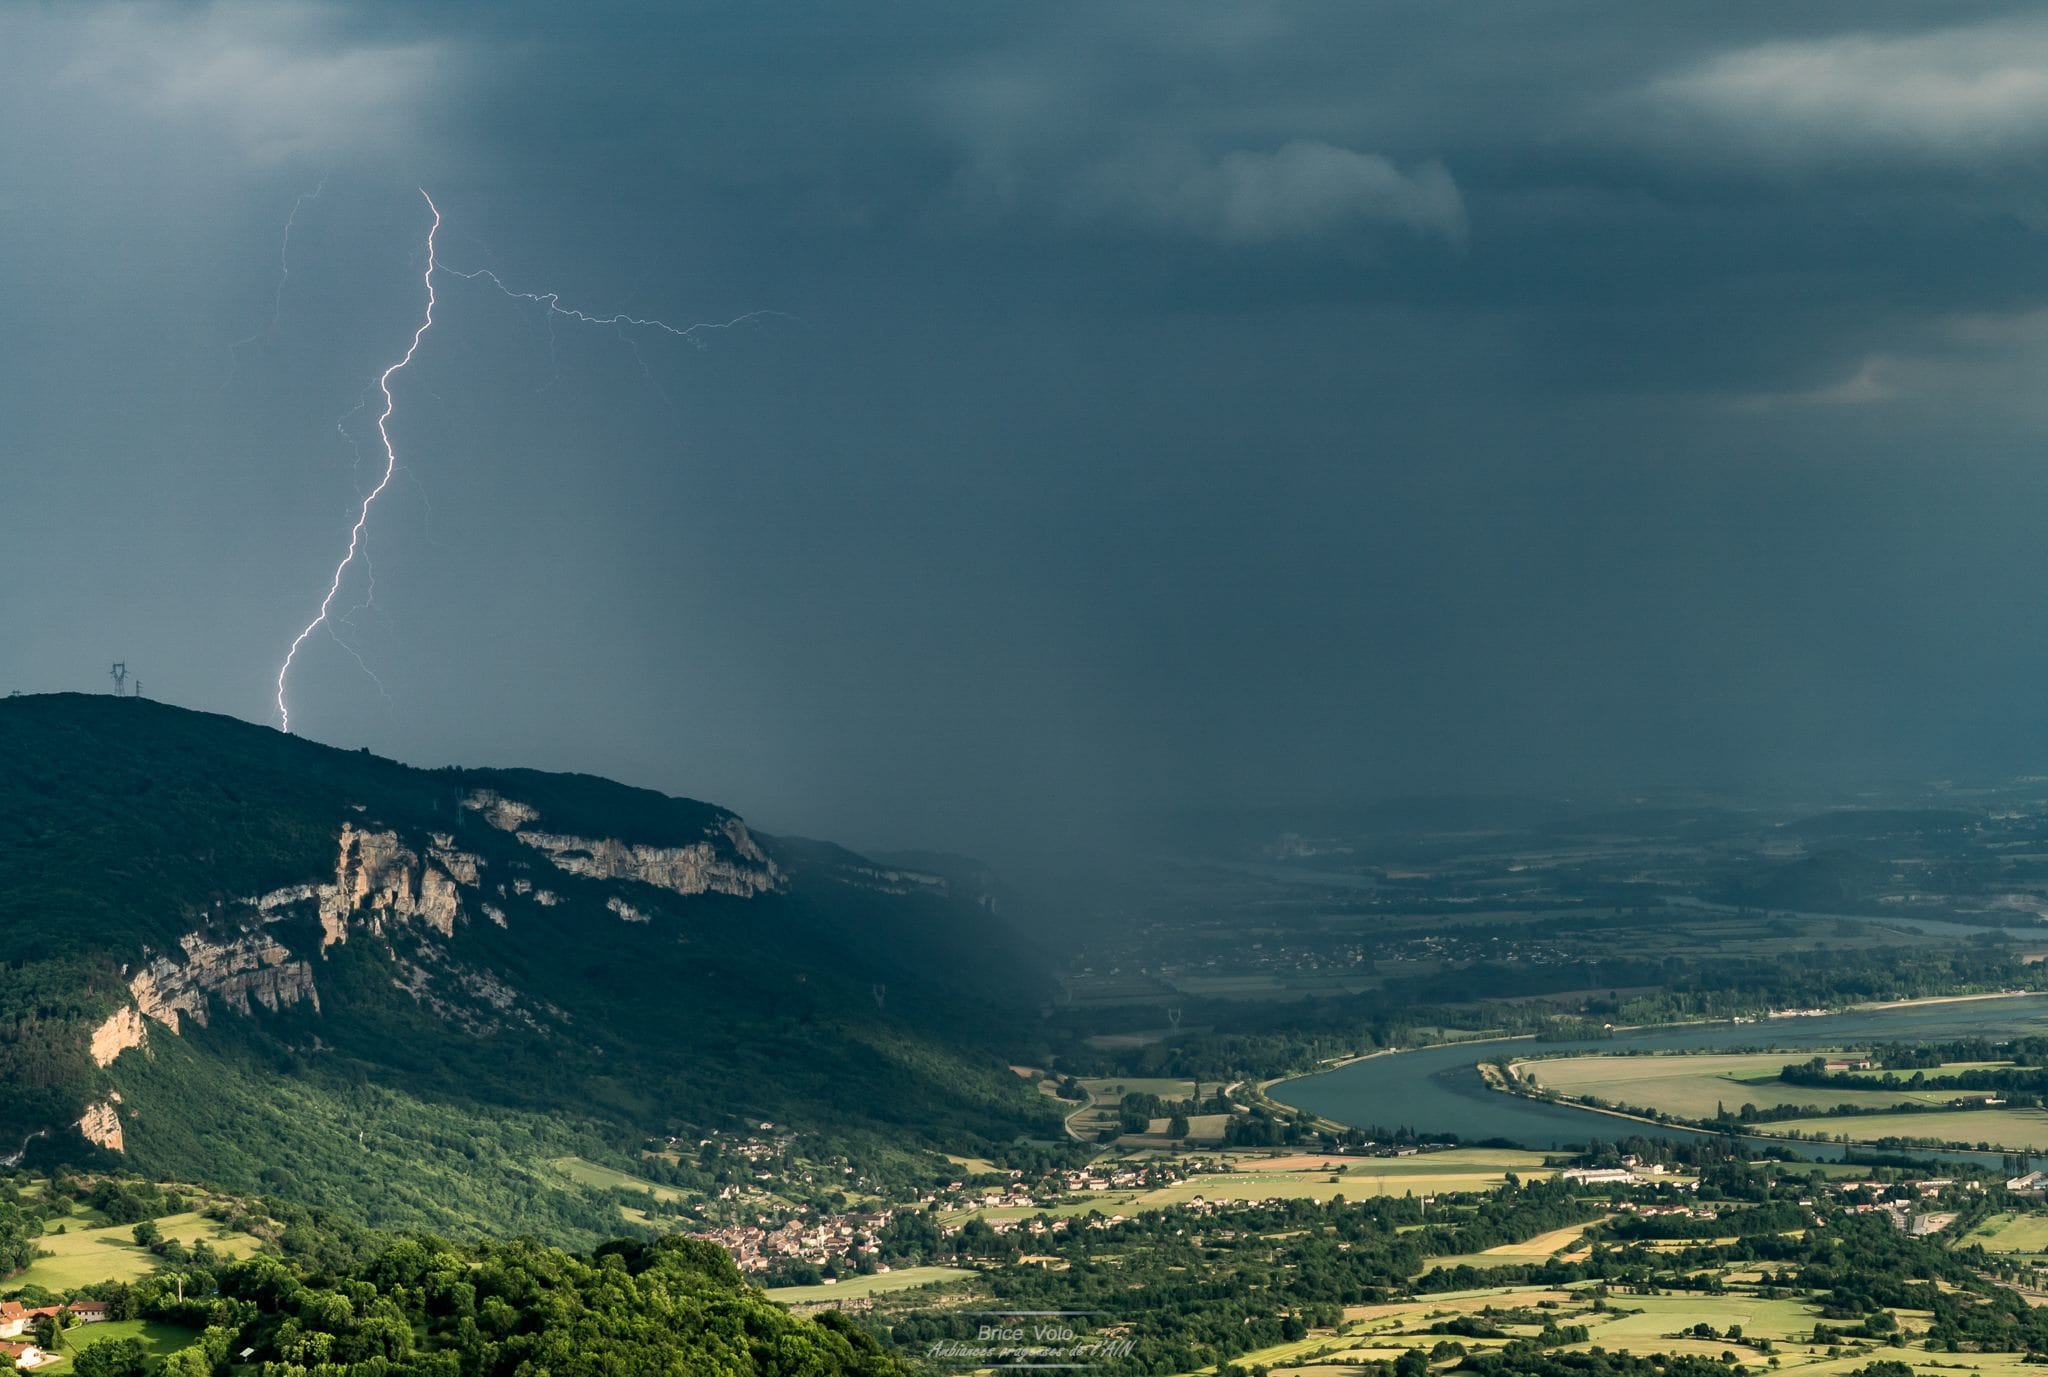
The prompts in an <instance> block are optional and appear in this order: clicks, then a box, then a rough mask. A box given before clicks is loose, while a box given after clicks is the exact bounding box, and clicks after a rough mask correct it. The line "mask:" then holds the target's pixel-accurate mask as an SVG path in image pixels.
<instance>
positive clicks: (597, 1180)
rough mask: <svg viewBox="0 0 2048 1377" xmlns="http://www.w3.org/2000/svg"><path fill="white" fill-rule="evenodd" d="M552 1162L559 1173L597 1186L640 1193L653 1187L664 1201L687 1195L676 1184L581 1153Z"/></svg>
mask: <svg viewBox="0 0 2048 1377" xmlns="http://www.w3.org/2000/svg"><path fill="white" fill-rule="evenodd" d="M548 1165H549V1166H550V1167H553V1168H554V1169H555V1171H556V1172H557V1173H558V1174H559V1175H562V1176H566V1177H568V1178H569V1179H570V1180H571V1181H574V1182H575V1183H576V1184H577V1185H579V1186H595V1187H596V1188H597V1189H599V1190H602V1191H632V1192H633V1193H635V1194H636V1195H646V1194H648V1193H649V1192H650V1191H651V1192H653V1195H654V1198H655V1199H656V1200H659V1201H661V1202H662V1203H664V1204H666V1203H668V1202H669V1201H671V1200H681V1199H682V1198H683V1192H681V1191H679V1190H677V1189H676V1188H675V1187H674V1186H663V1185H657V1184H656V1183H655V1182H652V1181H649V1180H647V1179H646V1178H645V1177H640V1176H635V1175H633V1174H632V1173H631V1172H625V1171H620V1170H619V1169H618V1168H616V1167H601V1166H599V1165H598V1164H597V1163H595V1162H591V1161H586V1160H585V1159H584V1158H581V1157H556V1158H553V1159H551V1160H550V1161H549V1162H548Z"/></svg>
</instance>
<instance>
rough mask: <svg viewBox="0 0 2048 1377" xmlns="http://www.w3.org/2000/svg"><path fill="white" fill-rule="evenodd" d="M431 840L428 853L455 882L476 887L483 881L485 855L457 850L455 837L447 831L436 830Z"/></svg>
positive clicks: (472, 887)
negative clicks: (475, 854) (431, 843)
mask: <svg viewBox="0 0 2048 1377" xmlns="http://www.w3.org/2000/svg"><path fill="white" fill-rule="evenodd" d="M429 840H430V841H432V842H433V845H432V846H431V847H429V848H428V852H427V854H428V855H430V856H432V857H433V858H434V863H435V864H436V865H438V866H440V867H441V869H443V870H445V871H447V872H448V874H449V876H450V878H452V879H453V880H454V881H455V883H457V884H459V885H468V886H469V887H470V888H471V889H475V888H476V887H477V886H478V885H479V884H481V883H482V882H483V876H482V874H481V872H482V870H483V868H484V859H483V857H481V856H474V855H471V854H470V853H469V852H467V851H460V850H457V849H456V846H455V838H453V837H451V836H449V835H448V834H447V833H446V832H436V833H434V835H433V836H432V837H431V838H429Z"/></svg>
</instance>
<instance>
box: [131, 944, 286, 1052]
mask: <svg viewBox="0 0 2048 1377" xmlns="http://www.w3.org/2000/svg"><path fill="white" fill-rule="evenodd" d="M179 945H181V946H182V947H183V948H184V951H185V959H184V961H183V962H177V961H172V960H171V959H170V958H169V957H164V956H159V957H157V958H156V959H155V960H153V961H151V962H150V963H149V964H148V965H147V966H145V967H143V968H142V970H140V971H138V972H137V973H136V975H135V978H134V979H132V980H130V981H129V982H128V993H129V994H131V995H133V996H134V997H135V1005H136V1008H137V1009H138V1010H140V1011H141V1012H142V1013H143V1014H145V1015H147V1016H148V1017H150V1018H152V1019H154V1020H155V1021H156V1022H158V1023H161V1024H162V1025H163V1026H164V1027H166V1028H168V1029H170V1030H171V1031H172V1032H173V1033H176V1032H179V1031H181V1030H182V1027H183V1022H184V1020H185V1019H187V1018H190V1019H192V1020H193V1021H194V1022H195V1023H198V1024H199V1025H200V1026H202V1027H204V1026H205V1024H206V1021H207V1017H208V1014H209V1005H210V1002H211V1001H212V1000H214V999H218V1000H220V1002H221V1003H222V1004H223V1005H225V1006H226V1007H227V1008H229V1009H232V1010H234V1011H235V1012H236V1013H238V1014H247V1013H249V1012H250V1010H251V1008H252V1006H254V1005H261V1006H262V1007H263V1008H265V1009H269V1010H270V1011H272V1012H273V1013H275V1012H276V1011H277V1010H279V1009H282V1008H285V1007H287V1006H288V1005H292V1004H297V1003H299V1002H300V1001H301V1000H304V1001H305V1002H307V1003H309V1004H311V1005H312V1006H313V1008H314V1009H315V1010H318V1009H319V1007H320V995H319V992H318V991H317V990H315V989H314V987H313V968H312V967H311V966H310V965H308V964H307V963H306V962H304V961H300V960H295V959H294V958H293V956H292V954H291V952H290V950H289V949H287V948H286V947H285V946H284V944H283V943H281V942H278V941H276V940H274V939H272V938H270V937H268V936H266V935H264V934H262V933H246V934H243V935H241V936H238V937H234V938H230V939H228V940H226V941H214V940H212V939H209V938H207V937H204V936H202V935H200V934H199V933H196V932H195V933H187V934H186V935H185V936H184V937H183V938H182V939H180V943H179ZM102 1026H103V1027H104V1025H102Z"/></svg>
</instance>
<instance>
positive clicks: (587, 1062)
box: [0, 695, 1049, 1242]
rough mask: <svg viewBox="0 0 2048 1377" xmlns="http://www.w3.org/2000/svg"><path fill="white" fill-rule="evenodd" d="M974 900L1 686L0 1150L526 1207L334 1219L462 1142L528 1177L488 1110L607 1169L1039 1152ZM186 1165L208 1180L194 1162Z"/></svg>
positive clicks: (493, 783) (895, 869)
mask: <svg viewBox="0 0 2048 1377" xmlns="http://www.w3.org/2000/svg"><path fill="white" fill-rule="evenodd" d="M991 910H992V905H990V904H987V903H985V902H983V899H982V897H981V896H980V895H975V896H967V897H959V896H956V895H954V893H953V892H952V887H951V886H950V884H949V883H948V882H947V881H946V880H945V879H944V878H943V877H940V876H936V875H926V874H923V873H921V872H912V871H907V870H905V869H903V868H902V867H901V866H891V865H887V864H884V863H882V862H877V861H873V860H871V859H869V858H866V857H862V856H860V855H859V854H858V853H855V852H851V851H848V850H846V849H845V848H840V847H835V846H832V845H831V844H829V843H818V842H810V841H803V840H798V839H782V838H776V837H773V836H768V835H765V834H758V833H755V832H754V831H753V830H752V829H751V828H749V827H748V826H747V824H746V823H745V821H744V820H743V819H741V818H740V817H739V816H738V815H737V814H735V813H732V812H731V811H729V810H726V809H723V808H719V807H717V806H716V805H713V804H708V803H703V802H701V801H698V800H693V799H679V798H671V797H668V796H665V795H661V794H658V793H654V792H653V791H648V790H641V789H634V788H632V787H630V786H625V785H618V784H614V783H612V782H610V781H606V780H601V779H598V778H596V777H594V776H588V775H552V774H547V773H544V772H540V771H530V770H502V769H499V770H474V769H463V768H458V767H447V768H443V769H438V770H419V769H415V768H413V767H409V766H405V765H401V764H398V763H397V762H392V761H386V760H382V759H380V758H378V757H375V756H371V755H369V754H368V753H367V752H351V751H343V750H339V749H337V748H333V747H326V746H321V745H318V744H317V743H312V742H307V741H304V740H303V739H301V738H295V737H287V736H284V735H282V734H280V733H277V732H274V731H271V730H269V729H268V728H264V727H259V726H254V725H251V724H248V723H243V722H238V721H235V720H234V719H230V718H221V717H215V716H211V715H208V714H199V713H191V712H188V711H186V710H184V709H179V708H173V707H169V706H167V705H163V704H156V703H149V702H144V701H140V700H133V699H116V698H112V697H107V696H88V695H50V696H39V697H27V698H16V699H8V700H4V701H0V961H5V962H6V963H7V967H8V979H7V980H5V981H4V982H0V1077H5V1078H6V1079H7V1080H8V1082H9V1083H10V1084H11V1085H13V1086H15V1087H17V1091H18V1093H17V1094H15V1095H11V1096H9V1097H5V1101H4V1102H0V1141H5V1142H13V1141H17V1140H18V1139H19V1138H21V1137H24V1136H26V1135H28V1134H31V1133H34V1132H36V1131H37V1130H52V1129H59V1130H61V1129H63V1128H64V1127H65V1126H66V1125H78V1126H79V1127H80V1132H81V1133H82V1134H83V1135H84V1136H85V1137H87V1138H90V1139H91V1140H93V1142H95V1143H96V1144H97V1146H98V1148H99V1149H101V1150H103V1151H108V1152H118V1153H121V1154H122V1155H123V1156H124V1157H126V1158H127V1160H128V1161H129V1162H130V1163H131V1164H132V1165H133V1166H135V1167H137V1168H140V1169H144V1170H165V1171H187V1172H190V1171H193V1170H195V1169H207V1170H208V1174H209V1176H210V1177H211V1178H212V1179H220V1180H222V1181H223V1182H224V1184H229V1185H251V1186H254V1185H262V1186H265V1187H266V1188H270V1189H277V1188H278V1187H279V1185H280V1182H282V1184H283V1186H284V1187H285V1188H286V1189H289V1188H290V1187H291V1186H292V1184H293V1180H294V1177H295V1176H296V1177H301V1178H303V1177H304V1176H305V1174H306V1173H307V1172H310V1173H311V1174H312V1176H313V1177H314V1178H317V1179H319V1180H321V1181H326V1182H329V1184H330V1186H331V1188H329V1189H323V1190H319V1191H310V1190H309V1191H308V1197H309V1200H308V1202H309V1203H316V1204H323V1205H347V1206H354V1207H363V1208H364V1212H365V1213H366V1214H367V1216H368V1217H369V1219H370V1221H371V1222H372V1223H399V1224H427V1225H432V1226H435V1227H453V1226H454V1225H455V1224H456V1223H457V1222H459V1221H460V1220H461V1219H462V1218H464V1217H465V1216H468V1217H471V1222H475V1223H480V1224H485V1225H489V1226H491V1227H501V1226H505V1225H509V1224H521V1225H527V1226H530V1225H531V1220H518V1219H509V1218H501V1217H493V1216H492V1213H491V1211H489V1210H487V1209H482V1208H480V1207H477V1206H475V1205H471V1206H466V1207H464V1209H462V1210H456V1211H452V1212H451V1211H449V1210H442V1209H437V1208H434V1207H432V1205H431V1204H430V1203H429V1202H415V1203H414V1204H413V1205H411V1206H406V1207H400V1206H397V1205H393V1204H390V1202H388V1201H387V1202H385V1204H386V1205H387V1206H389V1207H388V1208H383V1209H382V1210H381V1212H380V1204H379V1202H378V1201H377V1200H376V1199H363V1198H359V1197H367V1196H375V1195H376V1194H377V1193H378V1191H379V1183H378V1181H377V1176H378V1171H379V1170H381V1171H384V1172H386V1173H389V1174H391V1175H392V1176H393V1178H394V1179H396V1180H400V1181H403V1180H404V1179H405V1178H406V1177H407V1175H408V1170H407V1163H406V1161H405V1155H406V1153H407V1152H413V1153H422V1152H427V1151H428V1149H427V1148H426V1147H425V1146H423V1142H424V1141H425V1140H427V1139H434V1138H435V1136H436V1135H437V1134H438V1135H439V1139H441V1140H446V1141H445V1142H440V1143H439V1146H438V1147H437V1148H435V1149H434V1150H435V1151H440V1152H442V1153H443V1154H444V1155H445V1156H447V1159H448V1160H447V1167H448V1169H449V1171H451V1172H452V1171H454V1170H456V1167H457V1159H460V1158H462V1157H464V1156H465V1155H467V1156H471V1157H475V1156H479V1155H481V1156H482V1157H485V1158H488V1159H490V1160H491V1161H492V1162H493V1163H495V1165H494V1166H493V1168H492V1170H495V1171H497V1172H498V1173H499V1175H500V1176H501V1177H504V1178H505V1183H506V1184H509V1183H510V1182H511V1181H512V1180H513V1179H515V1178H526V1177H531V1175H532V1173H533V1171H534V1162H535V1161H539V1160H543V1158H541V1157H538V1156H535V1157H522V1156H521V1155H520V1154H519V1152H517V1151H513V1150H507V1151H505V1152H499V1151H498V1148H499V1147H503V1145H504V1143H505V1142H507V1141H510V1140H509V1139H506V1138H504V1136H503V1133H501V1131H500V1128H499V1125H500V1123H501V1121H502V1122H503V1123H520V1124H523V1125H524V1127H523V1128H522V1129H521V1130H520V1131H521V1132H522V1133H525V1134H526V1135H528V1136H530V1137H533V1138H534V1139H535V1142H536V1144H539V1142H540V1140H542V1139H545V1140H546V1142H545V1144H544V1146H545V1148H546V1150H547V1151H555V1150H557V1149H564V1148H566V1149H567V1150H569V1151H570V1152H571V1153H572V1154H573V1153H575V1152H582V1153H584V1154H585V1155H596V1154H600V1153H605V1154H608V1155H609V1157H610V1158H611V1159H612V1160H617V1161H628V1162H630V1161H631V1160H632V1159H633V1157H634V1154H635V1153H636V1152H637V1151H638V1148H639V1145H640V1144H641V1143H642V1142H644V1141H646V1140H652V1139H661V1138H664V1137H673V1136H676V1135H677V1134H679V1133H685V1132H691V1133H694V1132H704V1131H712V1130H715V1129H716V1128H717V1127H718V1126H720V1125H734V1124H740V1123H753V1122H756V1121H775V1122H786V1123H788V1124H790V1125H792V1126H794V1127H796V1128H798V1129H802V1130H807V1131H823V1132H830V1133H833V1134H836V1135H840V1136H846V1137H850V1138H851V1139H855V1140H859V1139H862V1138H863V1137H864V1136H865V1135H872V1136H875V1137H879V1138H893V1139H899V1140H902V1141H905V1142H910V1143H917V1144H921V1145H923V1146H927V1147H930V1146H936V1145H939V1144H941V1143H946V1144H952V1145H957V1144H959V1143H978V1144H982V1145H997V1144H1000V1143H1002V1142H1005V1141H1008V1140H1009V1139H1011V1138H1013V1137H1015V1136H1017V1135H1018V1134H1020V1133H1022V1134H1034V1133H1046V1122H1045V1120H1046V1113H1045V1111H1044V1110H1043V1109H1042V1107H1041V1106H1040V1105H1039V1104H1038V1103H1036V1097H1034V1096H1031V1095H1030V1094H1029V1092H1028V1089H1026V1088H1024V1087H1021V1086H1018V1085H1017V1084H1016V1083H1015V1078H1014V1077H1013V1076H1011V1075H1010V1074H1009V1073H1008V1071H1007V1070H1006V1069H1005V1068H1004V1066H1003V1058H1002V1056H1001V1055H1000V1050H999V1049H998V1048H997V1047H995V1046H994V1045H993V1043H992V1042H991V1041H990V1038H991V1032H990V1030H991V1029H994V1028H998V1027H1006V1026H1007V1027H1014V1026H1015V1020H1016V1019H1017V1018H1019V1017H1025V1016H1028V1012H1029V1011H1030V1010H1031V1009H1032V1008H1034V1007H1035V1005H1036V1003H1037V1001H1038V999H1039V997H1040V995H1041V993H1042V991H1041V990H1040V988H1039V987H1038V986H1037V984H1036V983H1035V977H1034V973H1033V965H1032V962H1031V959H1030V956H1029V952H1028V949H1027V948H1025V947H1024V946H1023V944H1022V943H1021V942H1019V941H1018V940H1017V939H1016V938H1015V937H1014V936H1013V935H1012V934H1011V932H1010V931H1009V930H1008V929H1007V928H1006V927H1004V926H1003V925H1002V924H1001V923H1000V921H999V920H998V919H997V918H996V917H995V916H994V914H993V912H992V911H991ZM271 1078H276V1080H275V1081H273V1080H272V1079H271ZM266 1086H272V1087H273V1088H274V1089H276V1092H277V1093H275V1094H272V1095H270V1096H268V1097H267V1099H266V1095H265V1087H266ZM380 1095H381V1096H385V1097H389V1098H386V1099H381V1100H380V1099H379V1098H378V1096H380ZM288 1103H289V1104H293V1105H295V1106H296V1107H295V1108H294V1109H292V1110H290V1111H285V1110H282V1109H279V1108H277V1107H276V1106H281V1105H284V1104H288ZM292 1115H298V1116H301V1117H302V1118H303V1119H304V1120H305V1122H306V1123H307V1124H309V1125H311V1124H313V1123H318V1124H319V1126H320V1127H319V1131H320V1132H322V1133H333V1132H336V1131H339V1132H341V1133H343V1134H346V1133H347V1132H348V1129H349V1127H350V1126H353V1127H354V1136H355V1137H356V1138H357V1140H358V1144H359V1145H360V1146H361V1147H362V1148H363V1150H364V1151H365V1152H366V1153H371V1154H372V1156H377V1154H376V1153H374V1152H372V1147H371V1144H372V1141H373V1140H379V1141H386V1140H388V1141H387V1146H386V1150H385V1151H384V1152H383V1154H382V1156H381V1157H378V1162H379V1164H380V1165H379V1167H378V1169H376V1170H372V1169H369V1168H368V1167H367V1166H366V1168H365V1169H364V1170H361V1171H358V1170H357V1169H356V1168H355V1167H354V1166H353V1165H352V1164H350V1163H348V1162H343V1161H340V1160H338V1159H337V1156H336V1154H334V1153H333V1152H331V1151H329V1150H328V1149H329V1145H327V1144H324V1143H316V1142H313V1141H310V1140H309V1139H310V1135H311V1133H312V1130H311V1129H310V1128H309V1129H308V1130H307V1132H305V1133H300V1132H297V1131H295V1130H294V1129H293V1127H292V1124H291V1116H292ZM415 1119H417V1120H419V1122H418V1123H417V1124H416V1125H414V1126H413V1127H411V1128H408V1129H407V1130H406V1131H404V1132H397V1133H394V1131H393V1129H392V1124H391V1121H403V1122H406V1123H409V1124H410V1123H411V1122H412V1121H413V1120H415ZM443 1121H445V1122H443ZM430 1123H436V1124H438V1127H435V1128H430V1127H429V1126H428V1125H429V1124H430ZM504 1132H510V1130H504ZM464 1135H469V1136H470V1137H471V1138H472V1139H474V1141H472V1142H469V1143H467V1144H465V1143H463V1142H462V1139H463V1137H464ZM515 1136H516V1135H515ZM1047 1136H1049V1134H1048V1135H1047ZM202 1139H214V1140H216V1141H217V1142H227V1141H232V1142H233V1143H235V1144H237V1145H241V1144H260V1145H261V1146H260V1148H258V1149H254V1150H252V1151H249V1152H247V1153H240V1154H238V1153H237V1152H235V1151H233V1150H230V1149H227V1148H209V1147H207V1146H206V1145H205V1144H204V1143H203V1142H202V1141H201V1140H202ZM486 1140H493V1141H495V1142H496V1143H497V1147H493V1148H492V1149H490V1150H488V1151H486V1150H485V1149H484V1148H481V1147H478V1146H477V1144H478V1143H481V1142H484V1141H486ZM66 1141H67V1136H66V1134H65V1133H63V1132H53V1133H51V1134H50V1135H49V1137H47V1138H46V1139H43V1140H39V1141H38V1142H37V1143H35V1144H34V1145H33V1146H32V1149H31V1150H32V1151H50V1152H57V1151H61V1150H63V1148H64V1145H65V1142H66ZM437 1141H438V1140H437ZM400 1144H405V1145H407V1146H406V1147H404V1148H401V1147H400V1146H399V1145H400ZM579 1144H580V1146H578V1145H579ZM213 1151H219V1152H225V1153H227V1154H228V1156H229V1158H230V1162H229V1166H228V1170H227V1171H226V1173H225V1174H223V1172H222V1171H221V1170H219V1169H218V1168H217V1167H211V1166H210V1164H209V1163H208V1162H205V1161H200V1160H195V1159H196V1158H199V1157H201V1156H203V1155H204V1154H206V1153H208V1152H213ZM541 1151H542V1146H541V1145H537V1146H535V1147H534V1148H533V1152H534V1153H536V1154H538V1153H540V1152H541ZM238 1155H241V1156H246V1157H247V1160H246V1161H244V1162H241V1163H240V1164H239V1165H237V1164H236V1163H235V1162H234V1161H233V1160H232V1159H233V1158H235V1157H236V1156H238ZM266 1156H267V1157H269V1158H272V1159H274V1160H270V1161H267V1162H264V1161H259V1160H258V1159H259V1158H262V1157H266ZM429 1156H431V1153H429ZM301 1168H303V1169H304V1170H303V1171H302V1170H301ZM265 1172H271V1173H272V1174H273V1175H275V1176H276V1177H278V1178H279V1179H278V1180H269V1179H265V1177H264V1173H265ZM337 1176H338V1178H340V1180H339V1181H337ZM435 1179H436V1180H440V1179H441V1177H440V1175H439V1173H435ZM301 1184H302V1185H305V1184H308V1183H307V1182H306V1181H304V1180H302V1181H301ZM516 1213H517V1212H516V1211H515V1214H516ZM543 1232H547V1233H549V1234H550V1236H553V1237H557V1238H564V1239H567V1240H568V1241H572V1242H580V1241H587V1239H588V1238H589V1237H593V1236H595V1235H594V1234H593V1233H588V1232H578V1231H576V1230H573V1229H571V1230H563V1229H554V1230H551V1231H549V1230H543Z"/></svg>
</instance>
